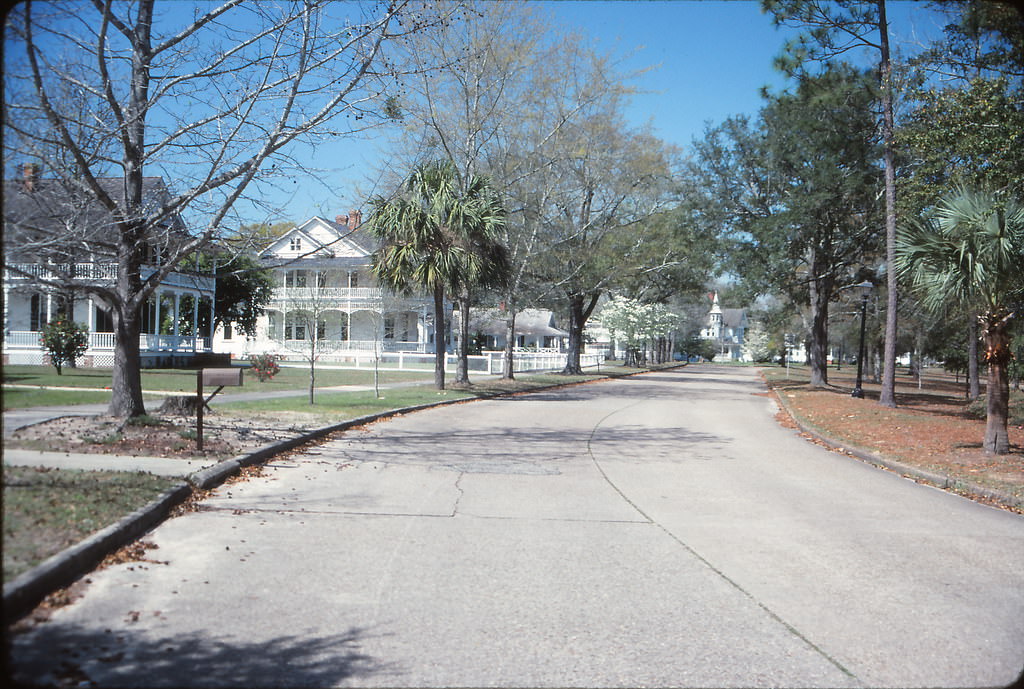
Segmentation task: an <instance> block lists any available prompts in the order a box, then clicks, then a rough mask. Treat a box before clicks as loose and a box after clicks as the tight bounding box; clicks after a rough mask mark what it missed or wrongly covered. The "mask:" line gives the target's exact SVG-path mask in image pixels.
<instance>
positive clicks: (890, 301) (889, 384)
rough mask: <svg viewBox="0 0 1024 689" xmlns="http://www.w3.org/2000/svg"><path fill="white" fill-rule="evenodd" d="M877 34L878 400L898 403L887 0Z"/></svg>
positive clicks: (880, 3) (893, 122) (880, 8)
mask: <svg viewBox="0 0 1024 689" xmlns="http://www.w3.org/2000/svg"><path fill="white" fill-rule="evenodd" d="M878 35H879V47H880V49H881V60H880V64H879V71H880V72H881V77H882V147H883V151H882V157H883V159H884V161H885V260H886V265H887V266H889V270H886V271H885V273H886V280H885V282H886V289H887V291H888V294H887V300H886V311H885V357H884V361H883V364H882V390H881V393H880V395H879V398H878V403H879V404H881V405H882V406H884V407H895V406H896V335H897V333H896V326H897V322H896V316H897V313H896V309H897V306H898V299H897V294H898V292H897V290H898V289H899V287H898V285H897V281H896V271H895V270H893V269H892V267H893V266H895V265H896V153H895V144H894V142H893V131H894V129H895V126H896V120H895V116H894V114H893V105H892V91H893V87H892V63H891V62H890V60H889V26H888V22H887V21H886V17H885V0H878Z"/></svg>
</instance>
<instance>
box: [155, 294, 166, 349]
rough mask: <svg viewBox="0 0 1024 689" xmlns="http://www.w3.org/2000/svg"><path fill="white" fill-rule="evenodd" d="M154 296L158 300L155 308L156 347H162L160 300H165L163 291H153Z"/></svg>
mask: <svg viewBox="0 0 1024 689" xmlns="http://www.w3.org/2000/svg"><path fill="white" fill-rule="evenodd" d="M153 298H154V299H155V300H156V308H155V309H154V311H155V315H154V319H153V334H154V335H156V348H157V349H160V302H162V301H163V298H164V297H163V293H162V292H159V291H156V292H153Z"/></svg>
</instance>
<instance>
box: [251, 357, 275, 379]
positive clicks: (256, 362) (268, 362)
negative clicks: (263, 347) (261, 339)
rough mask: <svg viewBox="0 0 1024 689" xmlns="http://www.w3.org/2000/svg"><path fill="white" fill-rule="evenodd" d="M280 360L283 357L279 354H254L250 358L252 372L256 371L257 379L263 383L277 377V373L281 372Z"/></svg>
mask: <svg viewBox="0 0 1024 689" xmlns="http://www.w3.org/2000/svg"><path fill="white" fill-rule="evenodd" d="M280 359H281V357H280V356H279V355H277V354H253V355H252V356H250V357H249V364H250V365H251V366H252V370H253V371H256V377H257V378H259V379H260V382H261V383H262V382H264V381H267V380H270V379H271V378H273V377H274V376H276V375H277V372H278V371H280V370H281V367H280V366H279V365H278V364H277V362H278V361H279V360H280Z"/></svg>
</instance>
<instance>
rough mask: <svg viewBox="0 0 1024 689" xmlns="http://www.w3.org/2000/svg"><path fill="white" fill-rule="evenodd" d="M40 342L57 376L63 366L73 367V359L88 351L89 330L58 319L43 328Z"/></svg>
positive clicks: (77, 324)
mask: <svg viewBox="0 0 1024 689" xmlns="http://www.w3.org/2000/svg"><path fill="white" fill-rule="evenodd" d="M40 342H41V344H42V347H43V349H45V350H46V352H47V353H48V354H49V355H50V363H51V364H53V365H54V366H55V367H56V368H57V375H58V376H59V375H61V372H60V370H61V367H62V366H63V365H64V364H68V365H69V366H71V367H74V365H75V359H77V358H78V357H80V356H82V355H83V354H85V351H86V350H87V349H89V329H88V328H87V327H86V326H84V325H82V324H81V323H72V322H71V321H65V320H63V319H58V320H55V321H53V322H51V323H48V324H47V325H46V326H44V327H43V330H42V333H41V335H40Z"/></svg>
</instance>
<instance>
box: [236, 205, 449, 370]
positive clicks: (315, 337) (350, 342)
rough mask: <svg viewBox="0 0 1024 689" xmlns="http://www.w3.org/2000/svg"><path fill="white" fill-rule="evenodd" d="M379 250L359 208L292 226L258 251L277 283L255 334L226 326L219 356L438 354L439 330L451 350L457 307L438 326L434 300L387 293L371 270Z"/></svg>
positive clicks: (328, 357) (334, 357) (355, 357)
mask: <svg viewBox="0 0 1024 689" xmlns="http://www.w3.org/2000/svg"><path fill="white" fill-rule="evenodd" d="M377 246H378V243H377V240H376V239H375V238H374V237H373V236H372V235H371V234H370V233H369V232H368V231H367V230H366V229H365V228H364V227H363V226H362V213H360V212H359V211H355V210H353V211H351V212H350V213H349V214H348V215H339V216H336V217H335V218H334V220H328V219H327V218H322V217H319V216H315V217H312V218H310V219H309V220H306V221H305V222H303V223H302V224H300V225H296V226H295V227H293V228H291V229H290V230H288V231H287V232H285V233H284V234H283V235H281V236H280V237H279V238H277V239H276V240H274V241H273V242H272V243H271V244H270V245H269V246H267V247H266V248H265V249H263V251H261V252H260V253H259V260H260V262H261V263H263V265H265V266H267V267H268V268H270V269H271V270H272V271H273V274H274V285H275V286H274V290H273V296H272V298H271V301H270V302H269V303H268V304H267V305H266V306H265V309H264V314H263V316H261V318H260V319H259V322H258V323H257V333H256V336H255V337H252V338H248V337H245V336H244V335H242V334H240V333H239V332H238V331H237V330H235V329H234V328H233V327H232V326H231V324H228V325H226V326H225V327H224V328H222V329H219V330H218V337H217V342H216V347H217V349H218V351H228V352H231V354H232V356H234V357H236V358H247V357H248V356H250V355H252V354H262V353H270V354H276V355H279V356H281V357H282V358H284V359H285V360H288V359H295V360H300V359H302V358H304V357H306V356H308V355H309V352H310V351H311V347H316V351H317V359H318V360H320V361H325V362H330V361H337V362H344V361H353V360H354V361H358V360H359V359H360V358H366V357H372V356H377V355H379V354H382V353H385V352H416V353H430V352H433V351H434V347H435V346H437V344H436V342H437V335H436V332H437V331H438V330H440V332H441V338H440V340H441V346H442V347H445V348H446V349H447V347H448V342H449V333H450V323H451V304H450V303H449V304H447V305H446V307H447V314H448V316H447V317H446V319H445V321H446V322H445V323H442V324H441V327H440V328H437V327H435V326H436V324H435V323H434V307H433V301H432V300H431V299H429V298H427V297H420V296H414V297H405V296H401V295H397V294H395V293H393V292H391V291H390V290H387V289H384V288H382V287H381V286H380V285H379V284H378V282H377V280H376V277H375V275H374V274H373V272H372V271H371V269H370V267H371V256H372V254H373V252H374V250H375V249H376V248H377Z"/></svg>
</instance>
